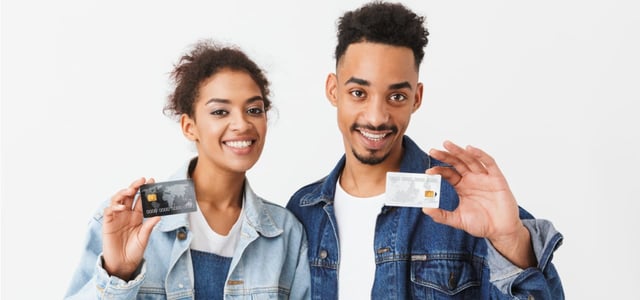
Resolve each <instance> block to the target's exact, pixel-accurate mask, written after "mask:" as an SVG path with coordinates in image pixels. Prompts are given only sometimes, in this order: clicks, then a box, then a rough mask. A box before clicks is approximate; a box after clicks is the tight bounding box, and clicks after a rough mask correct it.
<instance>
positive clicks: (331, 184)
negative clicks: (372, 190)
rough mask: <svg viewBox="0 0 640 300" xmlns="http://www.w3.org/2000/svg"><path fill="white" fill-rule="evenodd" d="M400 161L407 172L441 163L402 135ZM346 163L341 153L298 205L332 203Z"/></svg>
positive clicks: (415, 171)
mask: <svg viewBox="0 0 640 300" xmlns="http://www.w3.org/2000/svg"><path fill="white" fill-rule="evenodd" d="M402 151H403V153H402V161H401V162H400V172H409V173H422V172H424V171H425V170H426V169H428V168H431V167H432V166H434V165H443V164H442V163H441V162H439V161H437V160H435V159H434V158H432V157H430V156H429V155H427V154H426V153H424V151H422V149H420V147H418V145H416V143H415V142H414V141H413V140H412V139H411V138H409V136H406V135H405V136H404V137H403V138H402ZM345 163H346V155H342V158H341V159H340V161H339V162H338V164H337V165H336V166H335V168H333V170H332V171H331V173H329V175H328V176H327V177H325V178H323V179H321V180H320V181H321V182H322V181H323V183H322V184H321V185H320V188H319V191H318V190H314V191H313V192H311V193H308V194H306V195H304V196H303V197H302V198H301V199H300V206H311V205H315V204H318V203H319V202H325V203H326V204H331V203H333V198H334V195H335V189H336V183H337V182H338V178H339V177H340V173H342V169H344V165H345Z"/></svg>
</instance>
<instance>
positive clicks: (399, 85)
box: [389, 81, 413, 90]
mask: <svg viewBox="0 0 640 300" xmlns="http://www.w3.org/2000/svg"><path fill="white" fill-rule="evenodd" d="M404 88H409V89H410V90H413V87H411V84H410V83H409V82H408V81H405V82H400V83H394V84H390V85H389V89H390V90H399V89H404Z"/></svg>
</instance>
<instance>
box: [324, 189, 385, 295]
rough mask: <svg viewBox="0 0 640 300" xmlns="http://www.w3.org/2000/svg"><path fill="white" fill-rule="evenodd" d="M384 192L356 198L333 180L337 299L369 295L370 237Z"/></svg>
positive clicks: (372, 274)
mask: <svg viewBox="0 0 640 300" xmlns="http://www.w3.org/2000/svg"><path fill="white" fill-rule="evenodd" d="M383 205H384V193H383V194H380V195H377V196H373V197H368V198H358V197H354V196H351V195H349V194H347V192H345V191H344V190H343V189H342V187H341V186H340V180H338V183H336V195H335V202H334V207H335V214H336V220H337V222H338V235H339V240H340V242H339V243H338V244H339V245H340V267H339V269H338V299H370V297H371V288H372V287H373V279H374V277H375V273H376V262H375V254H374V253H375V250H374V248H373V238H374V235H375V229H376V220H377V217H378V214H380V212H381V211H382V206H383Z"/></svg>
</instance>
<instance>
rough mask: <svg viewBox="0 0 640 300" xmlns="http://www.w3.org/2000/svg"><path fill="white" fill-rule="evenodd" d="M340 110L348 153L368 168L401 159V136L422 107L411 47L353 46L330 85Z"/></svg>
mask: <svg viewBox="0 0 640 300" xmlns="http://www.w3.org/2000/svg"><path fill="white" fill-rule="evenodd" d="M326 94H327V97H328V99H329V101H330V102H331V103H332V104H333V105H334V106H335V107H336V108H337V112H338V127H339V128H340V131H341V132H342V137H343V140H344V144H345V153H346V154H347V156H348V157H350V156H353V157H355V158H356V159H357V160H358V161H359V162H361V163H363V164H368V165H376V164H379V163H381V162H383V161H385V159H387V157H389V156H392V157H393V158H394V159H399V158H400V156H401V154H402V136H403V135H404V133H405V131H406V129H407V127H408V126H409V120H410V119H411V114H412V113H413V112H414V111H415V110H416V109H418V107H420V104H421V102H422V84H421V83H418V71H417V70H416V67H415V62H414V57H413V52H412V51H411V49H410V48H407V47H397V46H390V45H385V44H379V43H370V42H360V43H355V44H351V45H349V47H348V48H347V50H346V52H345V54H344V55H343V56H342V57H341V58H340V60H339V62H338V64H337V69H336V74H330V75H329V77H328V78H327V83H326Z"/></svg>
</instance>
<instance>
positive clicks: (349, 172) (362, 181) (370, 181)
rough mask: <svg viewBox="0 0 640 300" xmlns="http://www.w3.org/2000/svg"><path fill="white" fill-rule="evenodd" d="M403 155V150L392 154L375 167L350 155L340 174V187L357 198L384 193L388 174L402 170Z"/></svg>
mask: <svg viewBox="0 0 640 300" xmlns="http://www.w3.org/2000/svg"><path fill="white" fill-rule="evenodd" d="M402 153H403V150H401V151H398V153H395V154H394V153H392V154H391V155H389V157H387V158H386V159H385V160H384V161H383V162H381V163H378V164H375V165H369V164H364V163H362V162H360V161H359V160H358V159H357V158H356V157H355V156H354V155H353V154H352V153H348V154H347V156H346V163H345V166H344V169H342V173H341V174H340V182H339V184H340V186H342V189H344V191H345V192H347V193H348V194H349V195H352V196H355V197H363V198H364V197H372V196H376V195H380V194H382V193H384V191H385V183H386V180H387V172H391V171H398V170H400V163H401V161H402Z"/></svg>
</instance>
